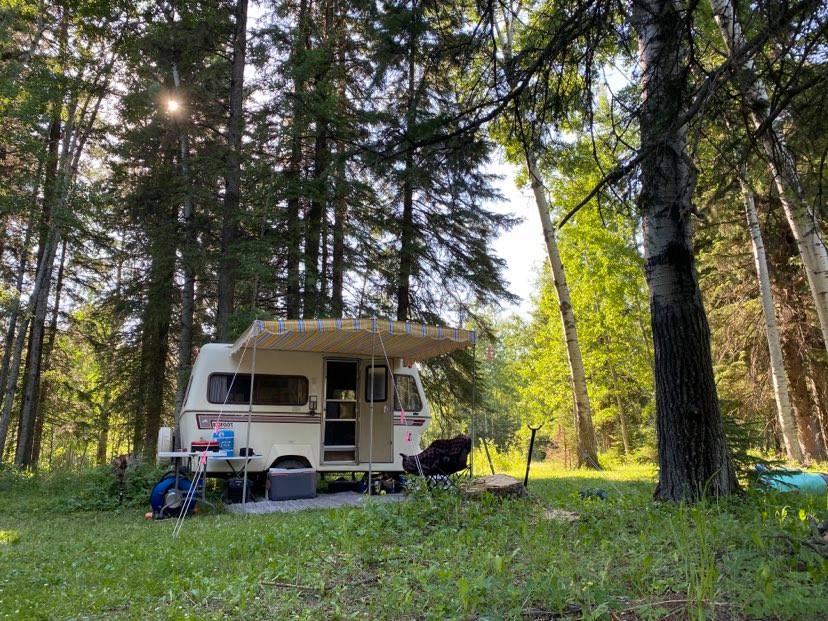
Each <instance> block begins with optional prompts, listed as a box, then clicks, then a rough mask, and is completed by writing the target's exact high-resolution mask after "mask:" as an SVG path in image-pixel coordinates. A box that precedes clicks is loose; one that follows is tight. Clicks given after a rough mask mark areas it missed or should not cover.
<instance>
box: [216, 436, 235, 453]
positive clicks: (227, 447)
mask: <svg viewBox="0 0 828 621" xmlns="http://www.w3.org/2000/svg"><path fill="white" fill-rule="evenodd" d="M213 440H215V441H216V442H218V444H219V446H218V450H219V452H220V453H221V454H222V455H224V456H225V457H233V445H234V444H235V434H234V433H233V430H232V429H219V430H218V431H214V432H213Z"/></svg>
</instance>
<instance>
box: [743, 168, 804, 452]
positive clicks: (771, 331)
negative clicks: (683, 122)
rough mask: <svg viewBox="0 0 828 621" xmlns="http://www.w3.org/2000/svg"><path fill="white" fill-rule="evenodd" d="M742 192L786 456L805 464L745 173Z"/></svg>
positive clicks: (758, 229)
mask: <svg viewBox="0 0 828 621" xmlns="http://www.w3.org/2000/svg"><path fill="white" fill-rule="evenodd" d="M739 184H740V185H741V188H742V197H743V199H744V202H745V215H746V216H747V225H748V231H749V232H750V241H751V247H752V249H753V261H754V264H755V266H756V277H757V280H758V281H759V296H760V298H761V300H762V316H763V318H764V320H765V336H766V337H767V340H768V351H769V354H770V370H771V379H772V382H773V396H774V399H775V401H776V413H777V417H778V420H779V430H780V432H781V434H782V440H783V442H784V444H785V454H786V455H787V457H788V459H793V460H796V461H798V462H802V451H801V450H800V448H799V440H798V439H797V434H796V420H795V418H794V413H793V409H792V408H791V400H790V396H789V394H788V374H787V372H786V371H785V358H784V356H783V354H782V343H781V341H780V339H779V327H778V326H777V324H776V310H775V308H774V304H773V293H772V292H771V282H770V275H769V273H768V259H767V255H766V254H765V244H764V241H763V240H762V231H761V229H760V228H759V216H758V215H757V213H756V203H755V201H754V198H753V190H752V189H751V187H750V185H748V182H747V180H746V177H745V171H744V169H743V170H742V173H741V175H740V178H739Z"/></svg>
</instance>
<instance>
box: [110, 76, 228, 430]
mask: <svg viewBox="0 0 828 621" xmlns="http://www.w3.org/2000/svg"><path fill="white" fill-rule="evenodd" d="M172 77H173V83H174V85H175V90H176V91H178V92H180V91H181V78H180V76H179V73H178V66H177V65H176V64H175V63H173V66H172ZM178 151H179V152H178V157H179V166H180V170H181V183H182V185H183V186H184V201H183V205H182V216H183V219H184V246H183V248H182V251H181V267H182V271H183V272H184V282H183V284H182V287H181V322H180V332H179V338H178V370H177V373H176V382H175V412H174V416H175V441H176V445H178V443H179V442H180V436H181V434H180V433H179V431H180V430H179V428H178V419H179V416H180V415H181V406H182V404H183V403H184V393H185V392H186V390H187V382H188V381H189V379H190V370H191V367H192V351H193V314H194V313H195V278H196V277H195V265H194V263H195V256H194V255H195V252H196V243H197V242H196V232H195V220H194V215H195V214H194V208H193V184H192V179H191V177H190V137H189V133H188V131H187V125H186V120H181V121H180V124H179V129H178ZM219 298H221V295H219ZM219 340H221V339H219ZM107 416H108V415H107Z"/></svg>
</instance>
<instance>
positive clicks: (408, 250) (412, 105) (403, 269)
mask: <svg viewBox="0 0 828 621" xmlns="http://www.w3.org/2000/svg"><path fill="white" fill-rule="evenodd" d="M416 22H417V5H416V3H414V4H413V5H412V23H411V31H410V33H409V46H408V93H407V99H408V109H407V110H406V119H405V133H406V137H408V136H410V135H411V133H412V132H413V129H414V124H415V123H416V120H417V106H418V97H417V91H418V89H417V84H416V81H415V80H416V75H417V56H416V55H417V34H416V32H417V26H416ZM414 160H415V153H414V147H413V146H411V144H410V143H409V146H408V148H407V149H406V151H405V162H404V167H403V173H402V174H403V180H402V192H401V194H402V207H403V210H402V218H401V220H400V263H399V273H398V274H397V320H398V321H407V320H408V319H409V318H410V314H411V277H412V275H413V271H414V261H415V251H414V245H415V237H416V231H415V229H414V174H415V172H414V167H415V161H414Z"/></svg>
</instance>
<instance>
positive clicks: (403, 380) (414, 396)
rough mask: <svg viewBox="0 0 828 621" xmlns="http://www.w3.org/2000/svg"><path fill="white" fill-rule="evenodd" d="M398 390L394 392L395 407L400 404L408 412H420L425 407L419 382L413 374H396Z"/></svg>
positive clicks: (396, 408) (397, 407)
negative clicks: (418, 389) (418, 386)
mask: <svg viewBox="0 0 828 621" xmlns="http://www.w3.org/2000/svg"><path fill="white" fill-rule="evenodd" d="M394 382H395V383H396V385H397V390H396V391H395V393H394V409H395V410H400V409H401V408H400V406H402V409H403V410H405V411H406V412H418V411H420V410H422V409H423V402H422V400H421V399H420V393H419V392H418V391H417V382H415V381H414V378H413V377H412V376H411V375H396V374H395V375H394Z"/></svg>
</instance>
